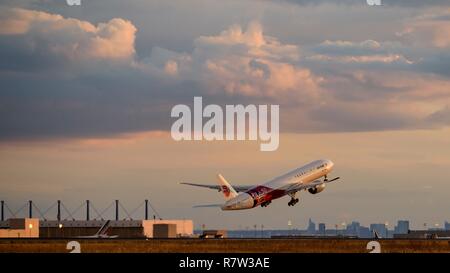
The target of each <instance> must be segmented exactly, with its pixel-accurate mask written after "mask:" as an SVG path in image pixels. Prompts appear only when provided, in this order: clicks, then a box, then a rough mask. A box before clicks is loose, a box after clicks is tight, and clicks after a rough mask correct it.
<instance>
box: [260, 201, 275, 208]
mask: <svg viewBox="0 0 450 273" xmlns="http://www.w3.org/2000/svg"><path fill="white" fill-rule="evenodd" d="M270 203H272V201H267V202H264V203H262V204H261V207H267V206H268V205H270Z"/></svg>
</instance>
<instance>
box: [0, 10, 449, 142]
mask: <svg viewBox="0 0 450 273" xmlns="http://www.w3.org/2000/svg"><path fill="white" fill-rule="evenodd" d="M428 18H430V17H428ZM436 18H437V17H436ZM436 18H434V17H433V20H437V19H436ZM439 18H440V19H439V20H444V19H442V16H440V17H439ZM416 20H422V19H416ZM427 20H430V19H427ZM0 22H1V24H0V57H1V58H2V63H0V80H1V81H2V90H0V139H2V140H11V139H20V138H27V139H28V138H31V139H34V138H55V137H56V138H58V137H60V138H105V137H106V138H108V137H110V136H112V135H120V134H124V133H125V134H126V133H135V132H144V131H167V130H169V128H170V125H171V122H172V120H171V119H170V109H171V107H172V106H174V105H176V104H179V103H184V104H188V105H190V104H192V98H193V96H198V95H200V96H203V97H204V101H205V103H215V104H219V105H224V104H250V103H251V104H279V105H280V109H281V110H280V114H281V127H280V128H281V130H282V131H283V132H292V131H295V132H336V131H373V130H392V129H414V128H422V127H426V122H424V120H426V119H427V117H429V116H430V115H433V113H435V112H436V111H439V110H440V109H443V107H445V106H446V105H449V104H450V95H449V93H448V90H449V89H448V88H449V87H450V86H449V85H450V83H449V80H448V78H446V76H448V71H446V72H445V68H446V67H447V66H448V64H446V62H445V60H446V58H444V57H442V56H447V55H448V54H447V55H446V53H445V50H444V49H442V48H440V47H436V46H433V47H432V48H424V47H421V46H419V45H413V44H411V43H408V41H407V40H406V39H404V38H403V36H402V37H400V36H395V35H394V36H393V37H399V38H398V39H399V40H398V41H383V40H375V39H364V40H361V41H354V40H344V39H342V40H330V39H329V40H324V41H321V42H319V43H317V44H313V45H301V44H292V43H288V42H284V41H283V40H282V39H278V38H277V37H275V36H272V35H268V34H267V33H266V32H265V30H266V29H265V28H264V27H263V25H262V24H261V23H260V22H259V21H253V22H250V23H249V24H248V25H246V26H244V25H239V24H231V25H230V26H228V27H225V28H223V29H224V30H223V31H216V32H213V33H212V34H211V33H210V34H208V35H199V36H197V37H196V38H194V39H192V41H191V43H192V46H191V48H189V49H187V50H178V51H177V50H174V49H170V48H165V47H163V46H153V47H152V48H151V50H149V51H148V52H149V54H148V55H147V56H142V53H141V56H139V55H140V54H139V52H137V50H136V46H135V40H136V37H135V36H136V33H137V27H135V26H134V24H133V23H132V22H130V21H127V20H124V19H122V18H113V19H111V20H106V21H105V22H100V23H97V24H93V23H91V22H89V21H85V20H80V19H74V18H67V17H63V16H61V15H58V14H51V13H47V12H42V11H34V10H24V9H2V11H1V13H0ZM267 28H268V29H269V30H270V26H269V27H267ZM139 33H140V32H139ZM405 35H406V34H405ZM415 39H416V38H415ZM417 39H418V38H417ZM439 54H443V55H441V56H440V55H439ZM439 63H440V65H436V64H439ZM446 73H447V74H446ZM447 125H448V123H447V122H446V120H445V119H437V120H435V121H433V126H436V127H439V126H447Z"/></svg>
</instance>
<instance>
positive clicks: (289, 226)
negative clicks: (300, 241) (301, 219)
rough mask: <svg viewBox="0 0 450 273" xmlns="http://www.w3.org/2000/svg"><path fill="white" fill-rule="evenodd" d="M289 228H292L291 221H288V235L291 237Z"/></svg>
mask: <svg viewBox="0 0 450 273" xmlns="http://www.w3.org/2000/svg"><path fill="white" fill-rule="evenodd" d="M291 226H292V222H291V220H288V234H289V236H291Z"/></svg>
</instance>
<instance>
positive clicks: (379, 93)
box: [0, 0, 450, 228]
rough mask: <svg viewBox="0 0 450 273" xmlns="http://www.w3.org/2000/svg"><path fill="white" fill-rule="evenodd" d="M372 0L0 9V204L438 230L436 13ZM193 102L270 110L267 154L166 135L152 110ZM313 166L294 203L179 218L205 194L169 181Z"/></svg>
mask: <svg viewBox="0 0 450 273" xmlns="http://www.w3.org/2000/svg"><path fill="white" fill-rule="evenodd" d="M382 2H383V5H382V6H379V7H374V6H369V5H367V4H366V1H363V0H361V1H360V0H344V1H337V0H322V1H312V0H242V1H235V0H231V1H216V0H208V1H204V0H192V1H181V0H179V1H178V0H174V1H162V0H161V1H160V0H154V1H144V0H142V1H141V0H130V1H127V3H126V4H125V3H124V2H123V1H118V0H91V1H87V0H85V1H82V4H81V6H68V5H67V4H66V3H65V1H62V0H40V1H37V0H36V1H32V0H29V1H24V0H19V1H17V0H16V1H8V0H6V1H2V2H1V3H0V60H1V62H0V83H1V88H0V170H1V171H0V199H3V200H5V201H6V202H7V204H8V206H9V207H11V208H15V209H18V208H20V207H21V206H22V205H23V204H24V203H25V202H26V201H27V200H29V199H32V200H34V201H35V202H36V204H37V205H38V206H39V207H41V208H43V209H42V210H45V208H47V207H48V206H50V205H52V204H53V203H54V202H55V200H57V199H61V200H63V202H64V203H65V204H66V206H67V207H70V208H73V209H75V208H76V207H77V206H78V205H79V204H81V202H83V200H86V199H90V200H91V201H92V202H93V204H95V206H96V207H98V210H100V211H101V210H102V209H103V208H105V207H107V206H108V205H109V203H111V202H112V200H114V199H120V200H121V202H122V203H123V204H124V206H125V207H126V208H127V209H128V210H129V211H131V210H132V208H134V207H136V206H138V205H139V204H140V203H141V202H143V200H144V199H146V198H148V199H150V200H151V202H152V204H153V205H154V206H155V207H156V208H157V210H158V212H159V213H160V214H161V216H163V217H164V218H166V219H167V218H185V219H193V220H194V224H195V226H196V227H199V226H200V225H202V224H204V225H205V226H207V227H211V228H245V227H248V226H249V227H252V226H253V225H254V224H257V225H261V224H262V225H264V226H265V227H267V228H287V222H288V221H289V220H291V221H292V223H293V225H294V226H295V227H298V228H304V227H305V226H306V224H307V221H308V219H309V218H312V219H314V220H316V221H317V222H325V223H327V224H328V226H334V224H336V223H343V222H345V223H349V222H351V221H352V220H358V221H360V222H361V223H363V224H369V223H373V222H378V223H385V222H389V223H390V225H391V226H393V225H394V221H395V220H397V219H409V220H411V221H412V223H413V227H422V226H423V223H428V225H434V224H435V223H440V224H442V223H443V222H444V221H445V220H450V215H449V214H448V210H447V209H446V208H448V207H449V206H450V198H449V197H450V185H449V183H448V182H447V177H448V176H449V174H450V171H449V170H450V168H449V167H450V128H449V125H450V106H449V105H450V3H449V2H448V1H443V0H442V1H441V0H436V1H414V0H413V1H406V0H405V1H401V0H383V1H382ZM194 96H202V97H203V101H204V104H218V105H221V106H223V105H226V104H244V105H247V104H256V105H260V104H277V105H280V146H279V149H278V150H277V151H273V152H261V151H260V149H259V143H257V142H254V141H230V142H224V141H212V142H210V141H196V142H193V141H181V142H176V141H174V140H173V139H172V138H171V136H170V128H171V125H172V123H173V122H174V119H173V118H171V117H170V111H171V109H172V107H173V106H174V105H177V104H180V103H182V104H187V105H192V104H193V97H194ZM319 158H329V159H331V160H333V162H335V170H334V173H335V174H336V175H339V176H341V177H342V179H341V180H340V181H339V182H336V183H331V184H330V185H327V188H326V189H325V191H323V192H322V193H320V194H317V195H311V194H309V193H301V194H300V202H299V203H298V204H297V205H296V206H295V207H288V206H287V202H288V201H289V199H288V198H283V199H280V200H277V201H275V202H273V203H272V204H271V205H270V206H269V207H267V208H256V209H253V210H248V211H241V212H222V211H218V210H217V209H194V208H192V206H193V205H196V204H208V203H218V202H221V201H222V199H221V198H222V197H221V195H220V194H219V193H217V192H215V191H210V190H207V189H196V188H189V187H186V186H183V185H179V182H198V183H210V184H211V183H215V175H216V174H217V173H222V174H223V175H224V176H225V178H227V179H228V180H229V181H230V182H231V183H232V184H256V183H261V182H265V181H268V180H269V179H270V178H272V177H275V176H278V175H280V174H282V173H283V172H287V171H289V170H291V169H293V168H296V167H298V166H301V165H303V164H305V163H307V162H309V161H312V160H315V159H319ZM13 210H14V209H13ZM141 214H142V213H141ZM140 216H141V215H137V214H136V215H135V217H136V218H138V217H140Z"/></svg>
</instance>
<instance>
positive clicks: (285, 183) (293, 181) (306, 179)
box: [222, 159, 334, 210]
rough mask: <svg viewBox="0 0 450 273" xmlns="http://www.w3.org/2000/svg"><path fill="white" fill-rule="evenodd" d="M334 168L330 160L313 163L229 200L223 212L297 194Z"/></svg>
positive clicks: (251, 206)
mask: <svg viewBox="0 0 450 273" xmlns="http://www.w3.org/2000/svg"><path fill="white" fill-rule="evenodd" d="M333 166H334V163H333V162H332V161H331V160H328V159H323V160H316V161H313V162H311V163H308V164H306V165H304V166H302V167H300V168H297V169H295V170H292V171H290V172H288V173H286V174H284V175H281V176H278V177H276V178H274V179H272V180H270V181H268V182H266V183H264V184H261V185H257V186H254V187H252V188H250V189H249V190H248V191H246V192H242V193H240V194H238V195H237V196H236V197H235V198H233V199H230V200H228V201H227V202H226V203H225V204H224V205H223V206H222V210H240V209H249V208H253V207H256V206H258V205H260V204H263V203H265V202H270V201H271V200H273V199H277V198H280V197H282V196H284V195H286V194H291V193H295V192H296V190H297V189H299V188H301V186H303V185H306V184H308V183H312V182H314V181H316V180H317V179H319V178H321V177H324V176H326V175H327V174H328V173H330V172H331V171H332V169H333Z"/></svg>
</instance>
